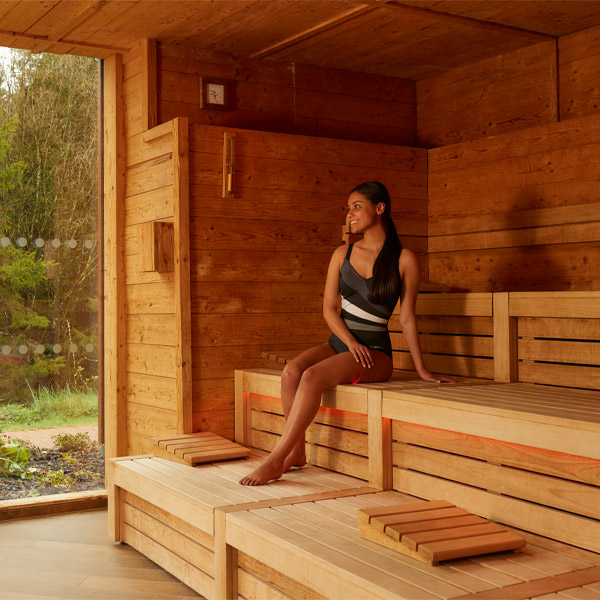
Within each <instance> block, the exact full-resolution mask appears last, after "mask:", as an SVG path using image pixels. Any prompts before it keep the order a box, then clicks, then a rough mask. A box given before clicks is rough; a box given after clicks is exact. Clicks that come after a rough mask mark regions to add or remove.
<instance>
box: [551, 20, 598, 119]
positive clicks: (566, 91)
mask: <svg viewBox="0 0 600 600" xmlns="http://www.w3.org/2000/svg"><path fill="white" fill-rule="evenodd" d="M558 48H559V55H558V56H559V75H560V77H559V89H560V118H561V120H564V119H570V118H576V117H584V116H586V115H600V27H591V28H590V29H585V30H584V31H579V32H577V33H573V34H571V35H566V36H564V37H561V38H560V39H559V43H558Z"/></svg>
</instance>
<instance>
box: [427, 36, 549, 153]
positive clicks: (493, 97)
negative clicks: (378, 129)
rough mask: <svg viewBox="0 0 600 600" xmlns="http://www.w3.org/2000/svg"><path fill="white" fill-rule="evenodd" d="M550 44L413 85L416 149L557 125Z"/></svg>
mask: <svg viewBox="0 0 600 600" xmlns="http://www.w3.org/2000/svg"><path fill="white" fill-rule="evenodd" d="M556 90H557V74H556V43H555V42H553V41H551V42H543V43H541V44H535V45H534V46H528V47H527V48H523V49H520V50H515V51H513V52H510V53H508V54H501V55H499V56H495V57H494V58H490V59H487V60H484V61H482V62H478V63H475V64H472V65H468V66H466V67H462V68H460V69H455V70H453V71H449V72H447V73H444V74H443V75H437V76H435V77H430V78H428V79H423V80H421V81H419V82H418V83H417V102H418V104H417V106H418V108H417V110H418V121H417V138H418V142H417V145H418V146H421V147H424V148H433V147H437V146H446V145H448V144H455V143H457V142H462V141H466V140H472V139H478V138H481V137H486V136H491V135H496V134H499V133H508V132H512V131H518V130H520V129H524V128H527V127H532V126H535V125H541V124H544V123H552V122H554V121H556V120H557V110H558V107H557V91H556Z"/></svg>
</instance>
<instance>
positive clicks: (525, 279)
mask: <svg viewBox="0 0 600 600" xmlns="http://www.w3.org/2000/svg"><path fill="white" fill-rule="evenodd" d="M557 46H558V56H557V54H556V44H554V42H544V43H542V44H537V45H535V46H530V47H529V48H526V49H523V50H519V51H516V52H512V53H510V54H506V55H503V56H499V57H496V58H493V59H490V60H487V61H483V62H481V63H477V64H475V65H471V66H469V67H465V68H462V69H458V70H456V71H452V72H450V73H447V74H445V75H441V76H438V77H435V78H431V79H428V80H423V81H421V82H419V83H418V85H417V92H418V94H417V98H418V116H419V118H418V137H419V142H420V143H422V144H423V145H426V146H429V147H430V148H431V149H430V150H429V177H428V210H429V213H428V214H429V247H428V252H429V254H428V255H429V266H430V271H429V274H430V281H432V282H435V283H443V284H446V285H449V286H452V287H454V288H455V289H460V290H464V291H472V292H486V291H519V290H528V291H536V290H595V289H600V287H599V286H600V268H599V267H598V264H599V263H598V260H599V258H600V249H599V247H598V240H600V201H599V200H600V199H599V196H598V189H597V181H598V177H599V175H600V166H599V164H598V160H597V156H598V153H599V152H600V145H599V144H600V110H599V108H598V107H599V104H600V103H599V102H598V87H597V84H596V81H597V77H598V73H599V72H600V27H595V28H591V29H589V30H584V31H582V32H578V33H575V34H572V35H569V36H565V37H564V38H560V39H559V40H558V43H557ZM557 65H558V73H557ZM496 134H500V135H496ZM461 140H462V141H461ZM457 142H458V143H457Z"/></svg>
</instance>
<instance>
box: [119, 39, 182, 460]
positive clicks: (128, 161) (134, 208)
mask: <svg viewBox="0 0 600 600" xmlns="http://www.w3.org/2000/svg"><path fill="white" fill-rule="evenodd" d="M147 59H148V52H147V46H146V45H145V44H141V45H140V46H138V47H137V48H135V49H134V50H132V51H131V52H130V53H129V54H128V55H126V56H125V57H124V58H123V103H124V106H125V118H124V132H123V138H124V140H123V168H124V186H123V197H122V199H121V209H120V211H119V212H120V214H117V215H114V218H118V219H119V221H120V226H121V235H122V237H123V240H124V248H123V258H122V265H121V268H122V269H123V271H124V274H123V277H124V282H123V289H122V291H121V301H122V304H123V309H122V310H123V313H124V324H123V328H124V336H123V340H122V342H121V346H120V347H119V353H120V354H121V355H122V371H123V373H122V374H121V384H120V390H119V395H120V396H121V398H120V403H121V405H122V407H123V408H122V416H121V419H122V420H123V423H122V424H121V426H122V427H123V430H124V431H123V432H122V434H121V436H122V437H123V436H124V437H125V441H122V445H121V449H120V453H128V454H129V453H146V452H150V451H151V449H152V440H151V438H152V437H154V436H157V435H159V434H169V433H184V432H188V431H191V365H190V359H189V355H190V352H191V351H190V348H189V346H190V344H189V335H190V331H189V305H190V299H189V239H188V234H187V223H188V206H187V199H188V190H189V183H188V177H187V172H188V169H187V167H188V155H187V143H188V140H187V135H188V124H187V121H186V120H185V119H175V120H172V121H169V122H166V123H164V124H162V125H160V126H158V127H153V125H154V123H153V120H154V118H153V116H152V111H149V109H148V103H147V102H144V101H143V98H144V93H143V90H144V85H142V80H144V81H146V80H147V74H145V73H144V69H147V68H148V60H147ZM146 85H147V81H146ZM153 221H165V222H171V223H174V225H175V226H174V233H175V235H174V237H175V240H174V258H175V268H174V270H173V271H168V272H157V271H144V270H142V268H141V256H140V252H141V249H140V248H141V247H140V242H141V236H140V225H141V224H143V223H150V222H153ZM186 307H187V314H186ZM186 319H187V327H186V326H185V323H186ZM186 357H187V364H186Z"/></svg>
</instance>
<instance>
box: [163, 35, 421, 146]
mask: <svg viewBox="0 0 600 600" xmlns="http://www.w3.org/2000/svg"><path fill="white" fill-rule="evenodd" d="M157 63H158V73H157V81H158V115H159V122H165V121H168V120H170V119H172V118H174V117H187V118H188V119H189V120H190V123H195V124H199V125H200V124H201V125H222V126H227V127H239V128H244V129H253V130H264V131H273V132H285V133H298V134H302V135H311V136H318V137H333V138H338V139H349V140H361V141H368V142H382V143H390V144H402V145H415V133H416V92H415V83H414V82H413V81H406V80H402V79H396V78H392V77H381V76H375V75H368V74H363V73H351V72H348V71H342V70H339V69H326V68H320V67H312V66H308V65H301V64H293V63H290V62H285V61H282V62H276V61H273V60H250V59H234V58H232V57H231V56H230V55H228V54H225V53H217V52H207V51H202V50H199V49H197V48H192V47H186V46H181V45H175V44H166V43H160V44H158V57H157ZM200 76H204V77H210V76H212V77H218V78H224V79H228V80H230V81H231V83H232V84H233V90H234V96H235V102H234V104H235V107H234V108H235V109H234V110H227V111H221V110H203V109H201V108H200V107H199V97H200Z"/></svg>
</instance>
